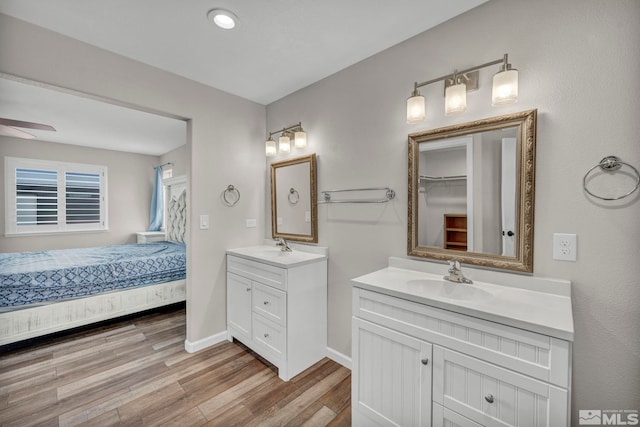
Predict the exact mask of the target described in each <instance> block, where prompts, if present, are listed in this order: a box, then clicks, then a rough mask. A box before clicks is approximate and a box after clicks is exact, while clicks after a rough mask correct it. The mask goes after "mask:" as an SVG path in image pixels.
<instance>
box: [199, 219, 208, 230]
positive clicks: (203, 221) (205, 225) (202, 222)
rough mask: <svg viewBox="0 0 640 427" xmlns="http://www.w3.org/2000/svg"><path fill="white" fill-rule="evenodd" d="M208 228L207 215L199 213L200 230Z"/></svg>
mask: <svg viewBox="0 0 640 427" xmlns="http://www.w3.org/2000/svg"><path fill="white" fill-rule="evenodd" d="M208 229H209V215H200V230H208Z"/></svg>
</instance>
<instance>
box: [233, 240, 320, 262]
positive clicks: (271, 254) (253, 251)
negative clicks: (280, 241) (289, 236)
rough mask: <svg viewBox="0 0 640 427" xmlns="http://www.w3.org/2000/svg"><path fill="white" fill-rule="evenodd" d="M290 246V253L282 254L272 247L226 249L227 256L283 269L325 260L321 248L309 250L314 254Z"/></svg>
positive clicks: (278, 249)
mask: <svg viewBox="0 0 640 427" xmlns="http://www.w3.org/2000/svg"><path fill="white" fill-rule="evenodd" d="M291 246H292V247H294V249H293V251H292V252H283V251H281V250H280V248H279V247H276V246H272V245H260V246H249V247H246V248H237V249H227V254H229V255H235V256H238V257H241V258H245V259H250V260H253V261H258V262H263V263H265V264H269V265H273V266H275V267H284V268H291V267H297V266H299V265H304V264H311V263H313V262H318V261H320V260H323V259H326V258H327V255H326V253H324V251H322V250H321V249H323V248H318V247H312V248H310V250H314V252H307V251H304V250H300V248H299V246H301V245H295V246H294V245H291ZM319 249H320V250H319Z"/></svg>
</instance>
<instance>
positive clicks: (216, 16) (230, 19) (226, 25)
mask: <svg viewBox="0 0 640 427" xmlns="http://www.w3.org/2000/svg"><path fill="white" fill-rule="evenodd" d="M207 18H208V19H209V21H211V22H213V23H214V24H216V25H217V26H218V27H220V28H222V29H223V30H231V29H233V28H234V27H235V26H236V25H237V24H238V17H237V16H236V15H235V14H234V13H233V12H230V11H228V10H226V9H211V10H210V11H209V12H207Z"/></svg>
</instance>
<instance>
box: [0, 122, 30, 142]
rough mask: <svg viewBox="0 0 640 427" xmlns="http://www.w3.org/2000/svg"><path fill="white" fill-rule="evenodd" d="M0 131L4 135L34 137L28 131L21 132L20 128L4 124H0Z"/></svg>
mask: <svg viewBox="0 0 640 427" xmlns="http://www.w3.org/2000/svg"><path fill="white" fill-rule="evenodd" d="M0 133H3V134H5V135H9V136H15V137H18V138H24V139H34V138H35V136H34V135H31V134H30V133H27V132H23V131H21V130H20V129H16V128H12V127H10V126H5V125H0Z"/></svg>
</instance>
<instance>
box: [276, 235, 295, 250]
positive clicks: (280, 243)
mask: <svg viewBox="0 0 640 427" xmlns="http://www.w3.org/2000/svg"><path fill="white" fill-rule="evenodd" d="M276 246H280V250H281V251H282V252H293V249H291V247H290V246H289V244H288V243H287V241H286V240H284V239H283V238H282V237H278V239H277V242H276Z"/></svg>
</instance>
